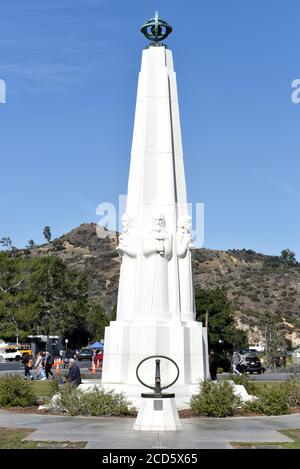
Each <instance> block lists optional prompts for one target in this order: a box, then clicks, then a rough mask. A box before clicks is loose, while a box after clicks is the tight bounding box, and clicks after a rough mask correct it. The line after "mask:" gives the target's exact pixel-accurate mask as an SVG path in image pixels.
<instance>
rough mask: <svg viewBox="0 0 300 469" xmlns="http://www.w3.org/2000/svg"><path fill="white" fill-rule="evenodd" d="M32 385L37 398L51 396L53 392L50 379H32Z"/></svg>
mask: <svg viewBox="0 0 300 469" xmlns="http://www.w3.org/2000/svg"><path fill="white" fill-rule="evenodd" d="M30 385H31V386H32V388H33V392H34V394H35V396H36V398H37V399H41V398H44V397H50V396H51V394H52V389H51V386H50V382H49V381H31V382H30Z"/></svg>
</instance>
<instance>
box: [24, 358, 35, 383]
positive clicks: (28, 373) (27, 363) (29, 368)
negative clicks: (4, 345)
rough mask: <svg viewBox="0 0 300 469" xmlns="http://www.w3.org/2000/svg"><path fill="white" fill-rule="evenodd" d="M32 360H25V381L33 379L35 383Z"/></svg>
mask: <svg viewBox="0 0 300 469" xmlns="http://www.w3.org/2000/svg"><path fill="white" fill-rule="evenodd" d="M32 366H33V365H32V358H29V357H27V358H26V359H25V360H24V372H25V376H24V379H27V378H28V379H31V381H33V379H34V378H33V376H32V374H31V371H32Z"/></svg>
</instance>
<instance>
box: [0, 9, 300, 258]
mask: <svg viewBox="0 0 300 469" xmlns="http://www.w3.org/2000/svg"><path fill="white" fill-rule="evenodd" d="M155 9H158V10H159V12H160V15H161V16H162V17H163V18H165V19H166V20H168V21H169V23H170V24H172V26H173V28H174V29H173V34H172V35H171V36H170V37H169V38H168V40H167V41H166V42H167V44H168V46H169V47H170V49H172V51H173V54H174V61H175V68H176V72H177V80H178V87H179V99H180V110H181V123H182V133H183V145H184V153H185V166H186V177H187V184H188V196H189V200H190V202H193V203H195V202H197V201H203V202H204V203H205V247H209V248H213V249H230V248H248V249H254V250H257V251H260V252H264V253H269V254H277V253H280V251H281V250H282V249H284V248H286V247H289V248H290V249H292V250H294V251H296V252H297V255H298V258H300V237H299V232H300V216H299V203H300V189H299V172H300V160H299V147H300V140H299V134H300V104H298V105H296V104H293V103H292V101H291V93H292V88H291V83H292V81H293V80H294V79H296V78H300V59H299V22H300V3H299V0H289V2H286V1H284V0H277V1H276V2H274V1H272V0H263V1H262V0H251V1H243V2H241V1H240V0H228V1H227V2H224V0H205V1H204V0H201V1H200V0H189V2H180V1H177V2H175V1H174V0H172V1H171V0H156V1H152V0H144V1H137V0H129V1H126V2H125V1H124V0H51V1H50V0H43V1H41V0H26V2H25V1H24V0H2V2H1V6H0V79H3V80H5V82H6V85H7V103H6V104H0V161H1V164H0V237H2V236H10V237H11V238H12V239H13V243H14V245H16V246H18V247H21V246H24V245H25V244H26V243H27V241H28V239H31V238H33V239H34V240H35V241H36V242H42V241H43V237H42V230H43V227H44V226H45V225H50V226H51V228H52V232H53V235H54V236H55V237H56V236H60V235H62V234H63V233H65V232H67V231H69V230H70V229H72V228H74V227H76V226H78V225H79V224H81V223H84V222H90V221H97V220H98V217H97V215H96V206H97V205H98V204H99V203H101V202H103V201H110V202H115V203H116V202H117V200H118V195H119V193H120V194H125V193H126V189H127V179H128V169H129V161H130V146H131V137H132V128H133V118H134V107H135V97H136V86H137V76H138V71H139V67H140V58H141V51H142V49H143V47H144V46H145V44H146V42H147V41H146V40H145V38H144V37H143V36H142V35H141V34H140V33H139V27H140V26H141V24H143V22H144V21H145V20H146V19H148V18H149V17H151V16H153V13H154V10H155Z"/></svg>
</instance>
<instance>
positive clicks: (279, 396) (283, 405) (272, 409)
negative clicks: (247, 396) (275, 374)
mask: <svg viewBox="0 0 300 469" xmlns="http://www.w3.org/2000/svg"><path fill="white" fill-rule="evenodd" d="M243 412H244V413H246V414H247V413H254V414H261V415H282V414H288V413H289V402H288V396H287V394H286V391H285V388H284V386H283V385H282V384H279V385H274V386H271V387H270V386H268V387H266V388H264V389H261V390H259V395H258V397H257V399H256V400H254V401H248V402H246V403H245V404H244V405H243Z"/></svg>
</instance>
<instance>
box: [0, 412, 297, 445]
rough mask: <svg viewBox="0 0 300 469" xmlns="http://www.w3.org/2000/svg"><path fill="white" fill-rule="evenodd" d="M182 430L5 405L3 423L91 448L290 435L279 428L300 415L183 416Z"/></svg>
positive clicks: (223, 441)
mask: <svg viewBox="0 0 300 469" xmlns="http://www.w3.org/2000/svg"><path fill="white" fill-rule="evenodd" d="M181 422H182V425H183V430H182V431H181V432H174V433H173V432H165V433H162V432H136V431H133V430H132V426H133V423H134V419H133V418H117V417H111V418H108V417H68V416H50V415H36V414H16V413H12V412H6V411H2V410H1V411H0V426H2V427H16V428H18V427H19V428H32V429H36V431H35V432H34V433H32V434H31V435H30V436H29V437H28V439H29V440H37V441H87V442H88V444H87V448H105V449H116V448H143V449H150V448H161V449H163V448H171V449H176V448H181V449H203V448H228V449H230V448H231V445H230V443H229V442H230V441H238V442H248V441H252V442H256V441H257V442H284V441H290V440H289V438H287V437H285V436H284V435H282V434H281V433H279V432H278V431H277V430H284V429H295V428H297V429H300V415H299V414H294V415H285V416H280V417H248V418H227V419H204V418H186V419H181Z"/></svg>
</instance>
